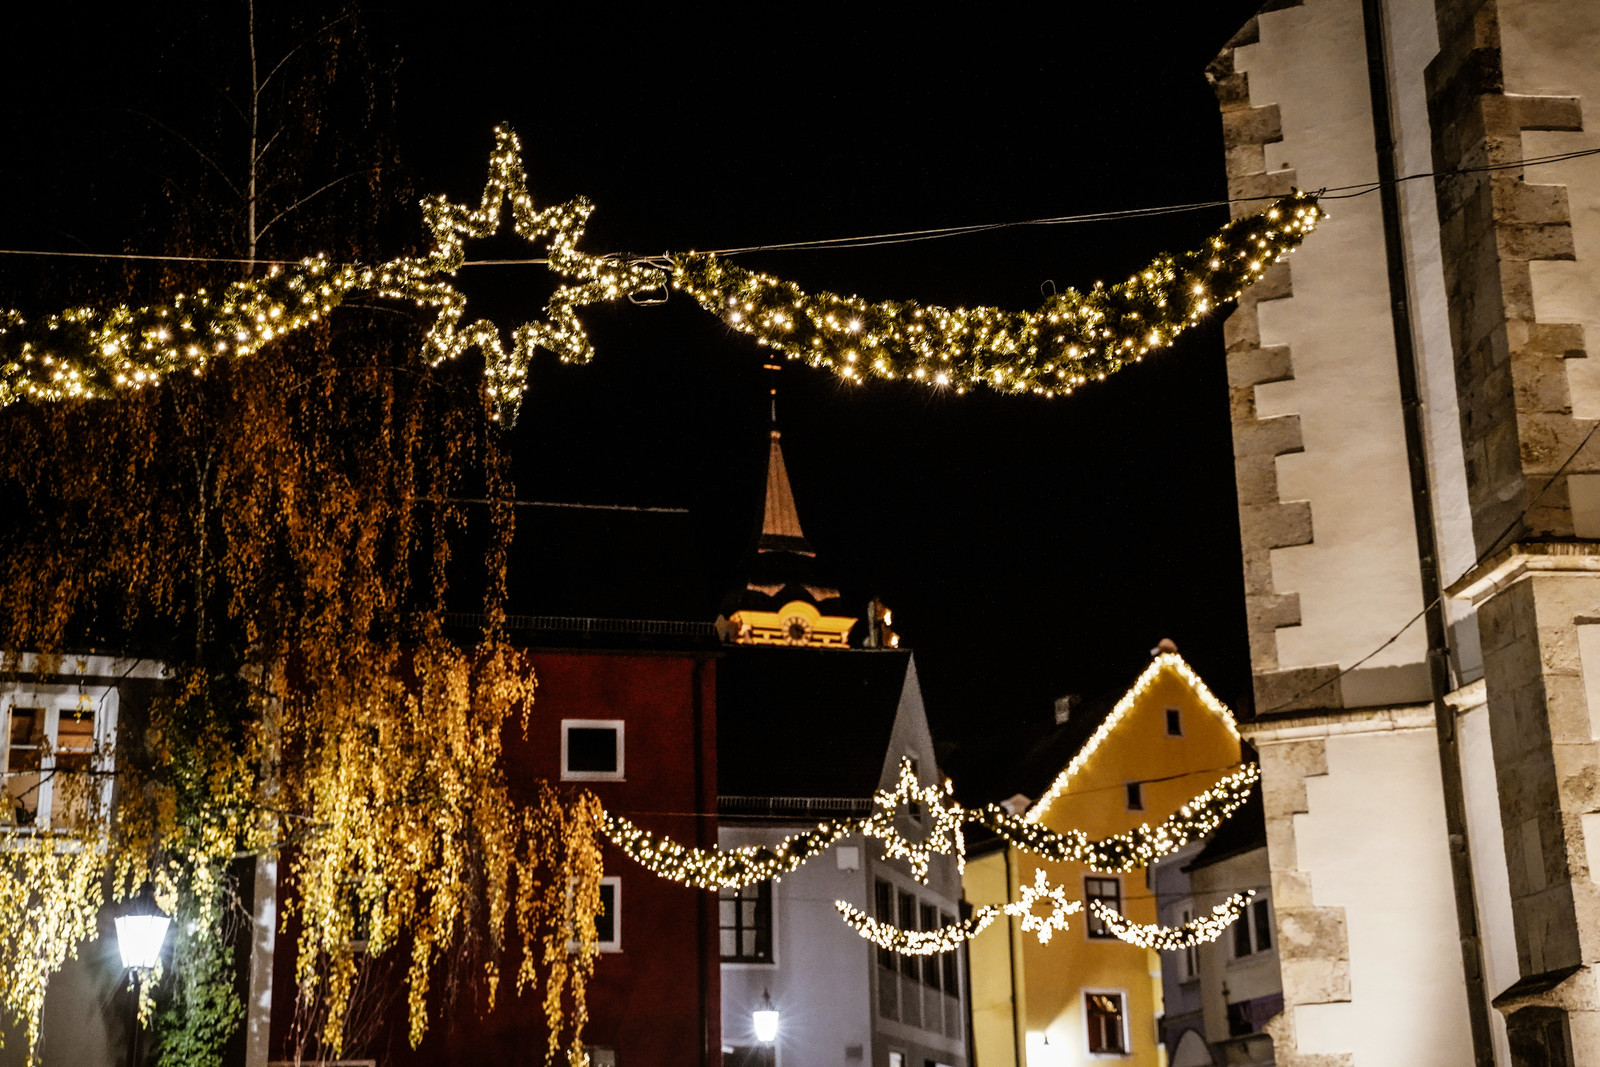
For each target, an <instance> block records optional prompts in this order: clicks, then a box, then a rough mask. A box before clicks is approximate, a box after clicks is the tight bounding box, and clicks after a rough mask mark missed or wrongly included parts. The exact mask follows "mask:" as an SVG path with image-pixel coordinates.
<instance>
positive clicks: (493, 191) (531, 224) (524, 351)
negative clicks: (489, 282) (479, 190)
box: [386, 126, 667, 422]
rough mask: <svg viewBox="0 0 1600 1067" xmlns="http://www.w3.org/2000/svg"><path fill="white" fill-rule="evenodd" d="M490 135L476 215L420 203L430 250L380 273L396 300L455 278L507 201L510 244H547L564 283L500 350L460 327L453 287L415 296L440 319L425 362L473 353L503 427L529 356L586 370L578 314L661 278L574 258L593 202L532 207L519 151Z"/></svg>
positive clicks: (496, 334) (478, 329) (486, 334)
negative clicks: (429, 279) (423, 284)
mask: <svg viewBox="0 0 1600 1067" xmlns="http://www.w3.org/2000/svg"><path fill="white" fill-rule="evenodd" d="M494 132H495V146H494V152H493V154H491V155H490V157H489V178H488V181H487V182H486V183H485V185H484V187H483V198H482V200H481V201H480V202H479V204H478V207H477V208H476V209H475V210H474V209H473V208H470V207H468V206H466V205H464V204H454V203H451V202H450V201H449V200H448V199H447V198H445V197H443V196H433V197H429V198H428V199H426V200H424V201H423V202H422V216H423V220H424V221H425V222H426V223H427V225H428V228H429V229H430V230H431V231H432V232H433V242H434V247H433V250H432V251H431V252H430V253H429V254H428V255H427V256H426V257H425V258H422V259H402V260H397V261H395V262H393V263H391V264H386V270H392V271H395V272H396V275H397V276H398V277H400V278H403V279H404V280H405V282H407V283H410V284H407V285H400V286H397V287H396V289H397V291H396V295H400V296H413V295H415V280H416V279H417V278H418V276H419V275H441V274H444V275H451V276H454V274H455V272H456V271H457V270H459V269H460V268H461V265H462V264H463V263H464V262H465V259H466V250H465V243H466V239H467V238H479V239H481V238H485V237H491V236H493V235H494V234H495V232H496V231H497V230H499V228H500V208H501V205H502V204H503V203H504V202H506V201H508V200H509V201H510V203H511V225H512V229H513V230H514V231H515V232H516V234H517V236H519V237H521V238H522V239H524V240H526V241H538V240H539V239H540V238H546V239H547V258H548V261H549V267H550V269H551V270H552V271H555V272H556V273H557V274H560V275H562V276H564V277H566V278H568V279H571V280H570V281H569V282H566V283H564V284H563V285H561V287H560V288H558V289H557V290H556V291H555V292H554V293H553V294H552V295H551V297H550V302H549V303H548V304H546V305H545V314H546V318H545V320H544V321H541V322H533V321H530V322H524V323H522V324H521V325H520V326H518V327H516V329H514V330H513V331H512V334H511V338H512V343H511V349H510V351H509V352H508V351H507V350H506V348H505V345H504V343H503V342H502V340H501V337H500V329H499V327H497V326H496V325H495V324H494V323H493V322H490V321H489V320H488V319H478V320H476V321H473V322H470V323H466V324H465V325H463V323H462V319H463V316H464V312H465V309H466V300H465V298H464V297H463V296H462V295H461V294H460V293H459V292H458V291H456V290H455V289H454V288H452V287H450V286H449V285H447V284H440V285H438V286H436V287H435V288H434V289H433V291H432V292H431V293H429V294H428V295H427V296H425V297H423V298H422V302H426V303H433V304H437V305H438V307H439V317H438V319H437V320H436V321H435V322H434V325H433V328H432V329H431V330H429V331H428V336H427V339H426V341H425V342H424V346H423V353H424V356H425V357H428V358H430V359H431V362H432V364H433V365H434V366H437V365H438V364H439V363H440V362H442V361H444V360H447V359H454V358H456V357H457V356H459V355H461V354H462V353H463V352H465V351H467V350H468V349H471V348H478V349H480V350H481V351H482V352H483V358H484V377H485V378H486V380H487V385H486V388H487V390H488V393H489V397H490V399H491V400H492V401H493V403H494V405H495V407H496V409H497V415H496V417H497V418H498V417H501V415H502V414H503V415H504V416H506V417H507V421H510V422H514V421H515V420H516V415H517V408H518V406H519V405H520V403H521V401H522V394H523V391H524V390H525V389H526V386H527V374H528V364H529V363H530V362H531V361H532V359H533V350H534V349H535V348H545V349H549V350H550V351H551V352H554V353H555V354H556V355H557V356H559V357H560V358H561V361H562V362H563V363H587V362H588V361H589V360H590V359H591V358H593V356H594V348H593V346H592V345H591V344H590V342H589V335H588V334H587V333H585V332H584V329H583V324H582V323H580V322H579V321H578V316H577V314H576V309H577V308H578V307H580V306H582V305H584V304H594V303H599V302H601V301H611V300H617V299H620V298H621V297H624V296H635V295H639V294H643V293H647V292H650V291H651V290H654V289H660V288H662V287H663V286H665V285H666V280H667V279H666V274H665V272H663V271H661V270H659V269H657V268H655V267H650V266H646V265H644V264H642V263H634V262H629V261H624V260H621V259H612V258H608V257H604V256H593V255H589V254H587V253H585V252H581V251H579V250H578V241H579V239H581V238H582V237H583V231H584V226H585V225H586V224H587V222H588V220H589V216H590V214H592V213H593V212H594V204H593V203H592V202H591V201H589V199H588V198H586V197H581V196H580V197H577V198H575V199H573V200H569V201H567V202H566V203H564V204H557V205H555V206H554V207H547V208H544V209H543V210H539V209H536V208H535V207H534V204H533V197H532V196H530V195H529V194H528V183H527V177H526V174H525V173H524V171H523V168H522V145H521V143H520V142H519V141H518V140H517V135H516V134H515V133H513V132H512V131H511V130H509V129H507V128H505V127H503V126H497V127H495V131H494Z"/></svg>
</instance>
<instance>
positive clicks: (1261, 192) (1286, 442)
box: [1206, 0, 1343, 710]
mask: <svg viewBox="0 0 1600 1067" xmlns="http://www.w3.org/2000/svg"><path fill="white" fill-rule="evenodd" d="M1295 6H1298V0H1295V2H1293V3H1283V2H1280V3H1269V4H1267V5H1266V6H1265V7H1263V8H1262V11H1263V12H1265V11H1272V10H1277V9H1280V8H1286V7H1295ZM1259 39H1260V23H1259V22H1258V20H1257V19H1254V18H1253V19H1251V20H1250V21H1249V22H1247V23H1245V24H1244V26H1243V27H1242V28H1241V29H1240V30H1239V32H1238V33H1237V34H1235V35H1234V37H1233V38H1232V39H1231V40H1230V41H1229V42H1228V44H1227V45H1226V47H1224V48H1223V50H1222V52H1221V54H1219V55H1218V56H1217V58H1216V59H1215V60H1214V61H1213V62H1212V63H1211V65H1210V66H1209V67H1208V68H1207V70H1206V76H1207V78H1208V79H1209V80H1210V81H1211V86H1212V89H1213V90H1214V91H1215V92H1216V95H1217V102H1218V105H1219V106H1220V108H1221V110H1222V133H1223V147H1224V150H1225V152H1226V155H1227V171H1228V196H1229V197H1230V198H1240V197H1259V196H1284V195H1286V194H1287V193H1288V192H1289V191H1290V190H1291V189H1292V188H1293V187H1294V184H1295V172H1294V171H1293V170H1288V169H1285V170H1271V171H1269V170H1268V169H1267V164H1266V152H1265V146H1266V145H1268V144H1272V143H1274V142H1277V141H1280V140H1282V139H1283V127H1282V122H1281V120H1280V118H1279V115H1278V107H1277V105H1276V104H1269V105H1267V106H1265V107H1254V106H1252V105H1251V103H1250V83H1249V75H1248V74H1246V73H1244V72H1243V71H1239V70H1236V69H1235V66H1234V50H1235V49H1237V48H1239V47H1241V46H1244V45H1248V44H1254V43H1256V42H1257V41H1258V40H1259ZM1254 210H1255V207H1254V205H1253V204H1252V203H1250V202H1248V201H1245V202H1241V203H1235V204H1234V205H1233V214H1234V216H1235V217H1236V218H1237V217H1240V216H1243V215H1248V214H1251V213H1252V212H1253V211H1254ZM1293 293H1294V284H1293V280H1292V278H1291V276H1290V268H1289V264H1288V262H1280V263H1277V264H1274V265H1273V266H1272V267H1271V268H1270V269H1269V270H1268V271H1267V274H1266V277H1264V278H1263V279H1262V280H1261V281H1260V282H1258V283H1256V284H1255V285H1253V286H1251V287H1250V288H1249V289H1247V290H1246V291H1245V293H1244V295H1243V296H1242V297H1240V299H1239V304H1238V307H1237V309H1236V310H1235V311H1234V312H1233V314H1231V315H1229V316H1228V319H1227V322H1226V323H1225V325H1224V336H1225V339H1226V344H1227V353H1228V354H1227V359H1228V396H1229V408H1230V417H1231V418H1232V421H1233V452H1234V476H1235V481H1236V484H1237V487H1238V493H1239V531H1240V542H1241V547H1242V548H1243V553H1244V585H1245V614H1246V619H1247V624H1248V627H1249V632H1250V666H1251V670H1252V673H1253V674H1254V677H1255V700H1256V707H1257V708H1258V709H1260V710H1266V709H1269V708H1274V709H1277V708H1280V707H1281V709H1282V710H1294V709H1299V708H1302V707H1314V706H1321V707H1339V706H1341V705H1342V703H1343V701H1342V700H1341V698H1340V693H1339V683H1338V681H1337V680H1336V677H1335V676H1336V675H1337V673H1338V669H1337V667H1333V666H1329V667H1310V668H1301V669H1296V670H1290V671H1280V670H1279V663H1278V642H1277V631H1278V629H1279V628H1280V627H1284V626H1295V625H1298V624H1299V622H1300V599H1299V596H1298V595H1297V594H1295V593H1280V592H1279V591H1278V590H1277V589H1276V587H1275V586H1274V583H1273V577H1272V550H1273V549H1275V548H1287V547H1289V546H1292V545H1304V544H1309V543H1310V542H1311V536H1312V535H1311V505H1310V503H1309V502H1308V501H1304V500H1292V501H1284V500H1282V499H1281V498H1280V496H1279V492H1278V469H1277V459H1278V457H1279V456H1283V455H1288V454H1290V453H1293V452H1299V451H1301V450H1302V449H1303V447H1304V446H1303V444H1302V441H1301V434H1300V417H1299V416H1298V415H1280V416H1274V417H1270V418H1261V417H1259V416H1258V414H1257V411H1256V386H1258V385H1263V384H1266V383H1268V382H1281V381H1286V380H1289V379H1292V378H1293V377H1294V365H1293V361H1292V359H1291V357H1290V352H1289V349H1288V346H1286V345H1271V346H1263V345H1262V343H1261V319H1260V306H1261V304H1262V303H1264V302H1266V301H1269V300H1281V299H1284V298H1285V297H1289V296H1292V295H1293ZM1306 694H1311V695H1309V696H1307V695H1306Z"/></svg>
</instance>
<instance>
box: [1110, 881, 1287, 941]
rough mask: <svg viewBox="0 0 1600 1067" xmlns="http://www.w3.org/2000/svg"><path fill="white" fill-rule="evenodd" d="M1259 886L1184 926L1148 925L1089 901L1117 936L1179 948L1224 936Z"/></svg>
mask: <svg viewBox="0 0 1600 1067" xmlns="http://www.w3.org/2000/svg"><path fill="white" fill-rule="evenodd" d="M1255 895H1256V894H1255V890H1253V889H1251V890H1247V891H1245V892H1243V893H1235V894H1233V896H1231V897H1229V898H1228V899H1227V900H1224V901H1223V902H1222V903H1221V904H1218V905H1217V906H1216V907H1214V908H1212V909H1211V914H1210V915H1201V916H1198V917H1196V918H1194V919H1191V920H1189V921H1188V922H1186V923H1184V924H1183V925H1182V926H1155V925H1151V926H1146V925H1144V924H1142V923H1136V922H1133V921H1132V920H1130V919H1127V918H1124V917H1123V915H1122V914H1121V913H1120V912H1118V911H1117V910H1116V909H1114V908H1111V907H1109V906H1107V905H1106V904H1105V903H1103V902H1101V901H1098V900H1091V901H1090V902H1089V911H1090V913H1091V914H1092V915H1094V917H1095V918H1097V919H1099V920H1100V921H1101V923H1103V924H1104V925H1105V928H1106V930H1107V931H1108V932H1109V933H1111V934H1112V935H1113V936H1115V937H1117V938H1119V939H1121V940H1123V941H1126V942H1127V943H1128V944H1130V945H1138V946H1139V947H1140V948H1154V949H1162V950H1168V949H1176V948H1190V947H1192V946H1194V945H1204V944H1208V943H1209V942H1212V941H1215V940H1216V939H1217V938H1219V937H1221V936H1222V932H1223V931H1224V930H1226V929H1227V928H1228V927H1230V926H1232V925H1233V924H1234V923H1236V922H1238V921H1239V916H1241V915H1243V914H1244V909H1245V906H1246V905H1247V904H1249V902H1250V898H1251V897H1253V896H1255Z"/></svg>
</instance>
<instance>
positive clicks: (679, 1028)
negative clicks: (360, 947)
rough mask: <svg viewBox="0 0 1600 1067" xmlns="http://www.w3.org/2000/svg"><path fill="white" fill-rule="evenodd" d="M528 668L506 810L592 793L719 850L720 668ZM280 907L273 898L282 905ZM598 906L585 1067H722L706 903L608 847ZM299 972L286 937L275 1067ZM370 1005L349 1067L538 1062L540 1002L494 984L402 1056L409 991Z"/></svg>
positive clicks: (276, 1001)
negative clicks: (540, 795)
mask: <svg viewBox="0 0 1600 1067" xmlns="http://www.w3.org/2000/svg"><path fill="white" fill-rule="evenodd" d="M530 658H531V661H532V663H533V667H534V670H535V672H536V673H537V676H538V680H539V689H538V697H537V700H536V701H535V704H534V707H533V710H532V714H531V717H530V719H529V723H528V729H527V732H526V734H524V733H523V731H522V729H521V725H520V723H518V722H515V721H513V722H512V723H509V724H508V725H507V734H506V738H505V746H504V759H505V764H506V771H507V777H508V779H509V783H510V786H511V789H512V792H513V795H515V794H516V793H517V792H518V791H520V790H523V789H526V790H529V791H530V792H531V791H532V790H534V789H536V788H537V787H538V783H539V782H541V781H546V782H549V783H551V784H552V785H555V786H557V787H559V788H561V789H563V790H567V789H588V790H591V791H592V792H593V793H594V794H595V795H596V796H598V797H599V798H600V801H601V803H602V804H603V805H604V806H605V808H606V810H607V811H611V812H615V813H617V814H619V815H623V816H626V817H628V818H630V819H634V820H636V821H639V822H641V823H644V824H648V825H649V826H651V827H652V829H655V830H657V832H664V833H667V834H669V835H671V836H672V837H673V838H674V839H676V840H679V841H683V842H686V843H687V842H694V843H696V844H697V845H699V846H700V847H713V846H715V844H716V840H717V826H716V817H715V812H716V807H717V805H716V787H717V776H716V721H717V717H716V686H715V666H716V665H715V658H716V653H715V652H714V651H710V650H704V649H696V650H689V651H682V650H676V651H675V650H617V649H587V648H585V649H578V650H533V651H530ZM283 891H284V890H283V887H282V886H281V884H280V888H279V899H280V900H281V899H282V896H283ZM603 892H604V899H605V902H606V905H607V912H606V915H605V917H604V918H603V920H602V922H601V924H600V926H601V930H600V933H601V949H602V951H601V956H600V959H599V960H598V961H597V964H596V967H595V973H594V977H593V979H592V980H591V981H590V983H589V987H588V1008H589V1022H588V1025H587V1026H586V1027H585V1029H584V1033H583V1038H584V1043H585V1045H586V1046H587V1047H588V1048H589V1049H590V1050H591V1057H592V1063H593V1064H594V1067H612V1065H622V1067H635V1065H638V1067H645V1065H649V1067H720V1065H721V1047H722V1046H721V1034H720V1025H719V1018H720V1012H719V1010H718V1005H719V1002H720V996H721V993H720V984H719V973H720V967H719V954H718V951H717V934H718V930H717V913H716V907H717V900H716V897H715V895H714V894H709V893H705V892H702V891H698V890H693V889H689V888H687V887H684V886H681V885H678V884H676V883H674V882H669V881H666V880H664V879H661V878H657V877H655V876H654V875H652V874H650V873H649V872H647V871H645V870H643V869H642V868H640V867H638V866H637V865H635V864H633V863H632V862H631V861H629V860H628V859H627V858H626V857H624V856H622V855H621V854H620V853H617V852H616V851H615V850H614V849H611V847H610V846H609V845H607V847H606V858H605V881H604V883H603ZM294 957H295V946H294V930H293V928H292V926H291V928H290V929H289V930H287V931H285V933H284V934H283V935H280V936H279V937H278V938H277V943H276V950H275V951H274V953H273V995H272V1021H271V1033H272V1037H271V1045H272V1060H273V1062H274V1063H278V1062H287V1063H294V1062H295V1054H294V1052H293V1049H292V1044H293V1039H292V1029H293V1013H294V998H295V986H294ZM370 996H371V998H372V1003H373V1004H375V1005H377V1006H378V1007H377V1010H378V1011H380V1012H381V1016H382V1018H381V1022H380V1023H379V1025H378V1026H377V1027H375V1030H376V1034H377V1036H375V1037H373V1038H370V1039H369V1040H368V1041H366V1042H363V1044H365V1045H366V1046H367V1047H365V1048H361V1049H354V1048H352V1049H348V1050H347V1051H346V1052H345V1054H344V1055H345V1057H346V1059H347V1060H354V1061H356V1062H370V1063H372V1064H374V1065H378V1067H388V1065H394V1067H433V1065H439V1067H444V1065H448V1064H462V1063H537V1062H540V1061H541V1060H542V1058H543V1050H544V1048H545V1043H546V1041H547V1030H546V1027H545V1022H544V1011H543V1004H542V993H541V991H539V990H529V991H528V992H527V993H525V994H523V995H521V996H518V995H516V993H515V991H514V989H513V988H512V987H511V985H510V982H509V981H507V982H504V983H502V988H501V991H500V996H499V1003H498V1004H497V1006H496V1008H495V1010H494V1011H492V1012H489V1013H487V1014H483V1013H481V1011H480V1008H479V1006H478V1003H477V998H476V997H467V998H464V999H463V1000H460V1001H458V1002H456V1003H455V1004H454V1005H451V1006H449V1007H441V1006H440V1005H439V1004H437V1003H434V1004H432V1005H431V1006H430V1022H429V1029H428V1033H427V1036H426V1038H425V1039H424V1041H423V1043H422V1045H421V1046H420V1047H419V1048H417V1049H415V1050H412V1049H410V1048H409V1047H408V1045H407V1043H406V1040H405V1009H404V994H403V990H401V989H399V987H398V985H397V984H396V986H395V988H394V989H393V990H392V991H391V990H388V989H378V990H375V991H373V992H372V993H371V994H370ZM302 1055H303V1053H302ZM303 1062H312V1061H303Z"/></svg>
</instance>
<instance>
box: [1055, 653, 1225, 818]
mask: <svg viewBox="0 0 1600 1067" xmlns="http://www.w3.org/2000/svg"><path fill="white" fill-rule="evenodd" d="M1169 671H1170V672H1171V673H1173V674H1176V675H1177V676H1178V677H1179V678H1180V679H1181V680H1182V681H1183V683H1184V684H1185V685H1186V686H1188V687H1189V689H1190V691H1191V692H1193V693H1194V695H1195V698H1196V699H1197V700H1199V701H1200V703H1201V704H1202V705H1203V706H1204V707H1205V709H1206V710H1207V711H1209V712H1211V714H1213V715H1215V716H1216V717H1217V719H1218V720H1219V721H1221V723H1222V724H1223V726H1225V727H1227V729H1228V732H1229V733H1230V734H1232V735H1233V736H1234V738H1236V739H1237V738H1238V736H1239V724H1238V723H1236V722H1235V721H1234V718H1233V712H1231V711H1229V710H1228V706H1227V705H1226V704H1224V703H1223V702H1222V701H1220V700H1218V699H1217V698H1216V697H1215V696H1214V695H1213V694H1212V692H1211V690H1210V689H1209V688H1207V686H1206V683H1205V682H1203V681H1201V680H1200V676H1199V675H1198V674H1196V673H1195V672H1194V669H1193V668H1192V667H1190V666H1189V664H1188V663H1186V662H1185V661H1184V659H1183V657H1182V656H1180V655H1178V654H1177V653H1176V652H1163V653H1161V654H1160V655H1158V656H1156V657H1155V658H1154V659H1152V660H1151V661H1150V666H1148V667H1146V668H1145V669H1144V673H1143V674H1141V675H1139V678H1138V680H1137V681H1135V682H1134V683H1133V687H1132V688H1131V689H1129V690H1128V691H1127V692H1126V693H1125V694H1123V697H1122V699H1121V700H1119V701H1117V705H1116V707H1114V708H1112V709H1111V714H1110V715H1107V716H1106V718H1105V721H1104V722H1102V723H1101V724H1100V727H1099V729H1097V730H1095V732H1094V734H1093V736H1091V737H1090V738H1089V740H1088V741H1086V742H1084V745H1083V747H1082V748H1080V749H1079V750H1078V754H1077V755H1075V756H1073V757H1072V760H1071V762H1069V763H1068V764H1067V766H1066V769H1064V770H1063V771H1062V772H1061V773H1060V774H1058V775H1056V779H1055V781H1053V782H1051V783H1050V788H1049V789H1047V790H1045V794H1044V796H1042V797H1040V798H1039V801H1038V803H1036V804H1034V806H1033V807H1032V808H1030V809H1028V812H1027V814H1026V815H1024V816H1023V818H1024V819H1026V820H1027V821H1028V822H1038V821H1040V820H1041V819H1043V818H1044V815H1045V812H1047V811H1049V810H1050V805H1051V804H1053V803H1054V802H1055V801H1056V799H1057V798H1058V797H1060V796H1061V795H1062V794H1063V793H1065V792H1066V791H1067V789H1068V787H1069V786H1070V785H1071V784H1072V779H1073V776H1074V775H1076V774H1077V773H1078V771H1080V770H1082V769H1083V766H1084V764H1086V763H1088V762H1089V759H1090V757H1092V756H1093V755H1094V754H1095V751H1096V750H1097V749H1098V748H1099V747H1100V745H1101V743H1102V742H1103V741H1105V739H1106V738H1107V737H1110V736H1111V732H1112V731H1113V730H1115V729H1116V728H1117V723H1119V722H1121V721H1122V717H1123V716H1124V715H1126V714H1127V713H1128V712H1129V711H1130V710H1131V709H1132V708H1133V706H1134V705H1135V704H1137V703H1138V702H1139V700H1140V698H1142V697H1143V696H1144V694H1145V693H1146V692H1147V691H1148V690H1149V689H1150V687H1151V686H1152V685H1154V684H1155V683H1156V681H1157V680H1158V679H1159V678H1160V677H1161V675H1162V674H1163V673H1166V672H1169Z"/></svg>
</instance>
